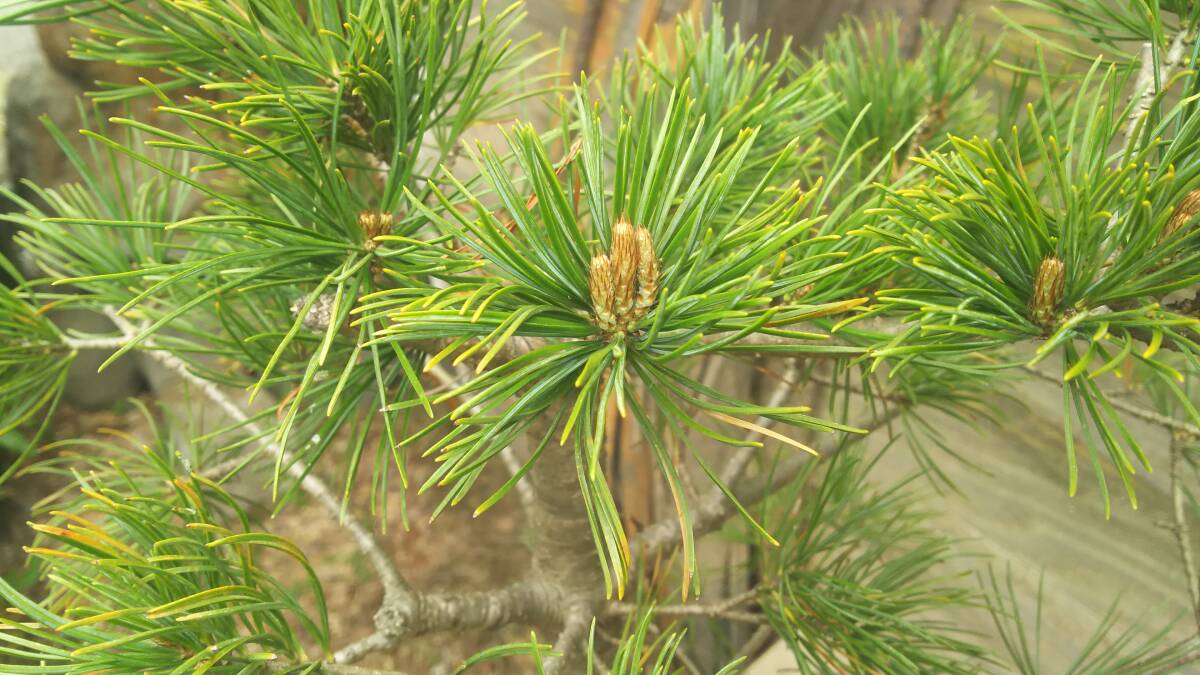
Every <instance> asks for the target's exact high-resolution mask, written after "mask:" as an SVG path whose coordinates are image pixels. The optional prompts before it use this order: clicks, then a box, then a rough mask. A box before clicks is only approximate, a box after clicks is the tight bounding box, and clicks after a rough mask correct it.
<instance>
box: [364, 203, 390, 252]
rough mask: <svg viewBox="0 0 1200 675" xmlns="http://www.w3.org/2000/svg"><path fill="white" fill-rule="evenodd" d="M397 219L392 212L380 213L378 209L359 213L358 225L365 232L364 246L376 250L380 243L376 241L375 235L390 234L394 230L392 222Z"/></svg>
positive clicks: (368, 249)
mask: <svg viewBox="0 0 1200 675" xmlns="http://www.w3.org/2000/svg"><path fill="white" fill-rule="evenodd" d="M393 222H395V219H394V218H393V217H392V214H390V213H378V212H376V211H363V212H361V213H359V214H358V227H359V229H361V230H362V233H363V239H364V242H363V248H364V249H366V250H367V251H374V250H375V247H376V246H378V245H379V244H378V243H377V242H376V241H375V237H378V236H380V235H384V234H388V233H389V232H391V231H392V224H393Z"/></svg>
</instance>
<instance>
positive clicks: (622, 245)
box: [609, 220, 638, 319]
mask: <svg viewBox="0 0 1200 675" xmlns="http://www.w3.org/2000/svg"><path fill="white" fill-rule="evenodd" d="M609 258H611V259H612V277H613V314H615V315H616V316H617V317H618V319H621V318H624V317H627V316H629V315H630V312H631V311H632V310H633V301H634V292H635V284H636V283H637V272H638V243H637V237H636V236H635V235H634V233H633V226H632V225H630V224H629V223H628V222H626V221H624V220H621V221H618V222H617V224H616V225H613V230H612V250H611V251H610V252H609Z"/></svg>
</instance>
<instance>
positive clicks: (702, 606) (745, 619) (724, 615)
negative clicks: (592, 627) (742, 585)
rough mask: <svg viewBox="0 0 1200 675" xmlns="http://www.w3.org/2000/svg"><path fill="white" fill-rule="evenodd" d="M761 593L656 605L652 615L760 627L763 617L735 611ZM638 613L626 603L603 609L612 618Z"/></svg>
mask: <svg viewBox="0 0 1200 675" xmlns="http://www.w3.org/2000/svg"><path fill="white" fill-rule="evenodd" d="M761 591H762V587H761V586H756V587H755V588H752V589H750V590H748V591H745V592H744V593H739V594H738V595H735V596H733V597H730V598H724V599H722V600H717V601H714V602H706V603H691V604H679V605H658V606H656V607H655V608H654V614H655V615H656V616H665V617H688V616H704V617H709V618H712V619H722V620H725V621H737V622H740V623H751V624H760V625H762V624H766V622H767V618H766V617H765V616H763V615H761V614H755V613H753V612H747V611H744V610H738V609H737V608H738V607H740V606H742V605H744V604H746V603H749V602H752V601H754V600H755V599H756V598H758V595H759V593H760V592H761ZM638 611H639V608H638V606H637V605H635V604H631V603H628V602H614V603H611V604H609V605H608V607H606V608H605V609H604V613H605V614H608V615H612V616H627V615H629V614H635V613H637V612H638Z"/></svg>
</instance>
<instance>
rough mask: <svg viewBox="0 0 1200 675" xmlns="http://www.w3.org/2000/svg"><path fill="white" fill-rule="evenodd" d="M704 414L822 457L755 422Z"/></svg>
mask: <svg viewBox="0 0 1200 675" xmlns="http://www.w3.org/2000/svg"><path fill="white" fill-rule="evenodd" d="M704 412H706V413H708V414H709V415H712V416H713V417H715V418H717V419H719V420H721V421H722V422H725V423H727V424H732V425H733V426H735V427H741V428H743V429H745V430H747V431H753V432H755V433H758V434H762V435H763V436H768V437H770V438H774V439H775V440H777V441H780V442H782V443H787V444H788V445H790V446H792V447H794V448H799V449H801V450H803V451H805V452H807V453H808V454H810V455H812V456H813V457H820V456H821V453H819V452H817V451H816V450H813V449H812V448H810V447H808V446H807V445H805V444H803V443H801V442H800V441H797V440H796V439H794V438H792V437H791V436H786V435H784V434H781V433H779V432H778V431H772V430H771V429H768V428H766V427H764V426H762V425H759V424H755V423H754V422H747V421H746V420H743V419H739V418H737V417H732V416H730V415H726V414H725V413H720V412H715V411H713V410H705V411H704Z"/></svg>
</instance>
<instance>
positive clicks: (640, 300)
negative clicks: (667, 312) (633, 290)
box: [633, 227, 658, 318]
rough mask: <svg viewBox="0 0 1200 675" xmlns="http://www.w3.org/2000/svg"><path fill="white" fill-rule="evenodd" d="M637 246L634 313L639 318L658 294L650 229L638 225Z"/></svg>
mask: <svg viewBox="0 0 1200 675" xmlns="http://www.w3.org/2000/svg"><path fill="white" fill-rule="evenodd" d="M636 236H637V248H638V269H637V281H638V293H637V300H635V301H634V304H633V308H634V314H636V315H637V316H638V317H639V318H640V317H642V316H645V315H646V312H648V311H650V307H651V306H652V305H653V304H654V301H655V299H656V298H657V296H658V255H657V254H655V252H654V239H653V238H651V237H650V230H647V229H646V228H644V227H639V228H638V229H637V232H636Z"/></svg>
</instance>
